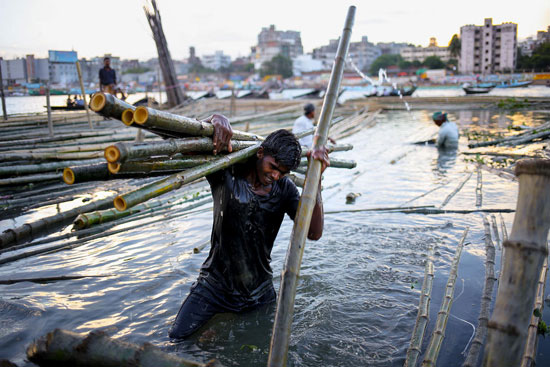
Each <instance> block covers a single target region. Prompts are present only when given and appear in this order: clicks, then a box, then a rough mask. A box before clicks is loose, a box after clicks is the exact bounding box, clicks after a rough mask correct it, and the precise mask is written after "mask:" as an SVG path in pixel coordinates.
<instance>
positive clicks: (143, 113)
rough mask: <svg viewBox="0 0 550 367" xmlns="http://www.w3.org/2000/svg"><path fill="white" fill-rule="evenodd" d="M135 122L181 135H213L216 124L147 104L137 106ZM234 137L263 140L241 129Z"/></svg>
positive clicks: (235, 131) (237, 138) (236, 131)
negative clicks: (160, 109)
mask: <svg viewBox="0 0 550 367" xmlns="http://www.w3.org/2000/svg"><path fill="white" fill-rule="evenodd" d="M134 122H135V123H136V124H138V125H141V126H142V127H145V128H150V129H155V130H158V131H166V132H168V133H171V134H174V133H177V134H181V137H188V136H212V135H213V134H214V126H213V125H212V124H211V123H208V122H204V121H200V120H197V119H193V118H189V117H185V116H180V115H176V114H173V113H170V112H166V111H159V110H155V109H153V108H150V107H145V106H140V107H138V108H136V110H135V112H134ZM233 139H235V140H262V139H261V137H259V136H257V135H255V134H250V133H246V132H244V131H239V130H233Z"/></svg>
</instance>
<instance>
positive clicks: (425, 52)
mask: <svg viewBox="0 0 550 367" xmlns="http://www.w3.org/2000/svg"><path fill="white" fill-rule="evenodd" d="M400 55H401V57H402V58H403V60H405V61H409V62H410V61H415V60H417V61H424V60H425V59H426V58H427V57H429V56H437V57H439V58H440V59H441V60H443V61H445V62H447V61H449V60H450V59H451V53H450V51H449V49H448V47H439V46H438V45H437V40H436V39H435V37H432V38H430V43H429V45H428V47H421V46H418V47H405V48H402V49H401V51H400Z"/></svg>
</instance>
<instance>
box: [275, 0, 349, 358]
mask: <svg viewBox="0 0 550 367" xmlns="http://www.w3.org/2000/svg"><path fill="white" fill-rule="evenodd" d="M354 17H355V6H350V7H349V9H348V14H347V17H346V22H345V25H344V30H343V31H342V36H341V37H340V42H339V45H338V51H337V53H336V58H335V60H334V66H333V68H332V73H331V77H330V81H329V84H328V87H327V93H326V95H325V100H324V103H323V108H322V109H321V115H320V118H319V124H318V125H317V130H316V131H315V136H314V138H313V144H314V146H315V148H320V147H322V146H324V145H325V143H326V141H327V137H328V130H329V127H330V121H331V120H332V113H333V112H334V108H335V105H336V100H337V99H338V91H339V89H340V82H341V81H342V75H343V73H344V66H345V60H346V56H347V53H348V49H349V42H350V38H351V28H352V27H353V20H354ZM320 178H321V162H320V161H318V160H313V159H312V160H311V161H310V163H309V166H308V171H307V177H306V182H305V185H304V189H303V192H302V196H301V197H300V203H299V204H298V211H297V213H296V218H295V219H294V228H293V230H292V236H291V240H290V244H289V247H288V251H287V255H286V260H285V264H284V267H283V271H282V277H281V288H280V290H279V299H278V303H277V312H276V314H275V323H274V325H273V334H272V336H271V345H270V350H269V358H268V366H269V367H283V366H286V361H287V353H288V343H289V340H290V329H291V326H292V314H293V311H294V298H295V296H296V287H297V284H298V275H299V273H300V264H301V262H302V256H303V254H304V245H305V242H306V236H307V233H308V230H309V225H310V222H311V214H312V212H313V207H314V205H315V202H316V199H317V191H318V188H319V179H320Z"/></svg>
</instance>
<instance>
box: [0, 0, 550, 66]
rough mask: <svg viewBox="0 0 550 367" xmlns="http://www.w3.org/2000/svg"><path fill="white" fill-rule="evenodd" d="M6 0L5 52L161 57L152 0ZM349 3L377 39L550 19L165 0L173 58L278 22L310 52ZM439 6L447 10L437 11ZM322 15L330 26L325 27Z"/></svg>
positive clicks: (521, 28) (329, 34) (549, 19)
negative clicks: (147, 8) (146, 8)
mask: <svg viewBox="0 0 550 367" xmlns="http://www.w3.org/2000/svg"><path fill="white" fill-rule="evenodd" d="M0 4H1V5H2V10H3V11H2V12H1V14H0V33H1V34H4V35H6V34H9V35H10V37H9V38H8V37H3V38H2V39H1V40H0V56H2V57H4V58H14V57H23V56H24V55H26V54H35V56H36V57H47V50H50V49H57V50H75V51H77V52H78V55H79V57H85V58H91V57H94V56H98V55H103V54H105V53H110V54H113V55H116V56H120V57H122V58H125V59H136V58H137V59H140V60H147V59H150V58H155V57H157V50H156V47H155V44H154V41H153V39H152V37H151V31H150V29H149V26H148V24H147V21H146V19H145V15H144V12H143V9H142V5H145V4H146V1H143V0H122V1H116V2H108V1H105V0H98V1H96V2H95V3H94V4H95V5H96V6H94V7H86V8H83V7H82V6H81V5H80V4H77V5H78V6H75V2H74V1H66V0H54V1H48V2H44V1H37V0H20V1H17V2H14V1H8V0H0ZM82 4H84V3H82ZM86 4H88V3H86ZM266 4H269V3H266ZM350 4H355V5H356V6H357V7H358V10H357V17H356V23H355V27H354V34H353V38H352V41H359V40H360V39H361V37H362V36H368V37H369V40H370V41H371V42H374V43H378V42H407V43H412V44H414V45H422V46H426V45H427V44H428V41H429V38H430V37H436V38H437V40H438V43H439V45H440V46H446V45H447V44H448V42H449V40H450V39H451V37H452V35H453V34H455V33H456V34H459V33H460V27H461V26H463V25H466V24H475V25H480V24H482V23H483V20H484V18H493V22H494V23H495V24H499V23H503V22H514V23H517V24H518V38H519V39H520V40H521V39H524V38H526V37H528V36H534V35H535V34H536V32H537V31H538V30H545V29H546V28H547V26H548V25H549V24H550V3H549V2H548V1H546V0H544V1H542V0H526V1H524V2H522V4H523V6H522V7H521V8H518V7H517V6H514V5H512V4H510V5H507V4H502V3H501V2H497V1H489V2H474V1H473V0H466V1H464V2H462V3H461V4H460V7H459V6H458V5H457V6H456V8H453V9H449V7H446V8H445V9H444V7H443V6H441V4H440V2H437V1H435V0H424V1H420V2H416V3H414V4H412V3H410V2H406V1H403V0H396V1H394V2H392V8H388V7H386V6H384V4H372V3H368V4H367V3H366V2H365V1H354V2H353V1H343V2H341V3H338V4H326V5H325V4H323V6H322V7H320V6H318V3H315V2H312V1H302V2H290V1H287V0H282V1H279V2H277V5H276V6H267V7H266V6H264V5H263V4H260V3H259V2H257V1H256V2H251V1H248V0H247V1H241V2H240V3H239V5H238V6H236V5H235V3H228V2H217V1H211V2H207V3H201V4H198V5H195V4H194V5H193V6H188V7H185V4H182V2H178V1H169V0H159V1H158V6H159V9H160V12H161V16H162V20H163V27H164V30H165V33H166V37H167V39H168V45H169V47H170V51H171V54H172V58H173V59H177V60H181V59H184V58H187V57H188V52H189V51H188V50H189V47H190V46H194V47H195V48H196V50H197V54H198V55H199V56H202V55H205V54H212V53H214V52H215V51H216V50H223V51H224V53H226V54H228V55H230V56H231V57H232V58H233V59H234V58H236V57H239V56H248V55H249V54H250V47H251V46H254V45H255V44H256V43H257V36H258V33H259V32H260V31H261V29H262V28H263V27H268V26H269V25H271V24H274V25H275V26H276V28H277V29H279V30H295V31H298V32H300V33H301V38H302V42H303V45H304V52H306V53H307V52H311V51H312V49H313V48H316V47H319V46H322V45H324V44H326V43H328V41H329V40H330V39H334V38H336V37H337V36H338V34H339V32H340V30H341V27H342V22H343V18H344V16H345V11H346V8H347V7H348V6H349V5H350ZM29 9H30V10H29ZM439 9H441V11H440V12H441V14H442V16H441V17H437V16H433V14H434V13H437V12H438V10H439ZM471 9H476V11H475V12H472V11H471ZM447 12H450V13H452V14H453V16H452V18H449V17H447V16H446V15H444V14H446V13H447ZM17 14H25V17H24V18H23V17H22V16H16V15H17ZM83 14H85V15H83ZM122 14H123V15H122ZM243 20H244V21H243ZM317 21H321V22H322V23H323V25H322V26H318V25H317V23H316V22H317Z"/></svg>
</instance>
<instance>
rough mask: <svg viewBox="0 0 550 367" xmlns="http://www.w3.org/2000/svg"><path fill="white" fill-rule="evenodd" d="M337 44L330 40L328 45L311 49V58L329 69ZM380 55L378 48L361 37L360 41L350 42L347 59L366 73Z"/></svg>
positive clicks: (335, 41) (367, 39)
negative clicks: (321, 62) (319, 61)
mask: <svg viewBox="0 0 550 367" xmlns="http://www.w3.org/2000/svg"><path fill="white" fill-rule="evenodd" d="M338 42H339V40H338V39H335V40H330V41H329V43H328V45H325V46H321V47H318V48H315V49H313V58H314V59H316V60H321V61H323V62H324V63H325V66H326V67H328V68H329V69H330V68H331V67H332V63H333V62H334V58H335V57H336V51H337V49H338ZM380 55H382V51H381V50H380V48H379V47H377V46H375V45H374V43H372V42H369V38H368V37H367V36H363V37H362V38H361V41H359V42H351V43H350V45H349V52H348V56H349V58H351V59H352V60H353V62H354V63H355V65H357V67H358V68H359V69H360V70H363V71H368V69H369V68H370V66H371V64H372V63H373V61H374V60H376V58H377V57H378V56H380Z"/></svg>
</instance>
